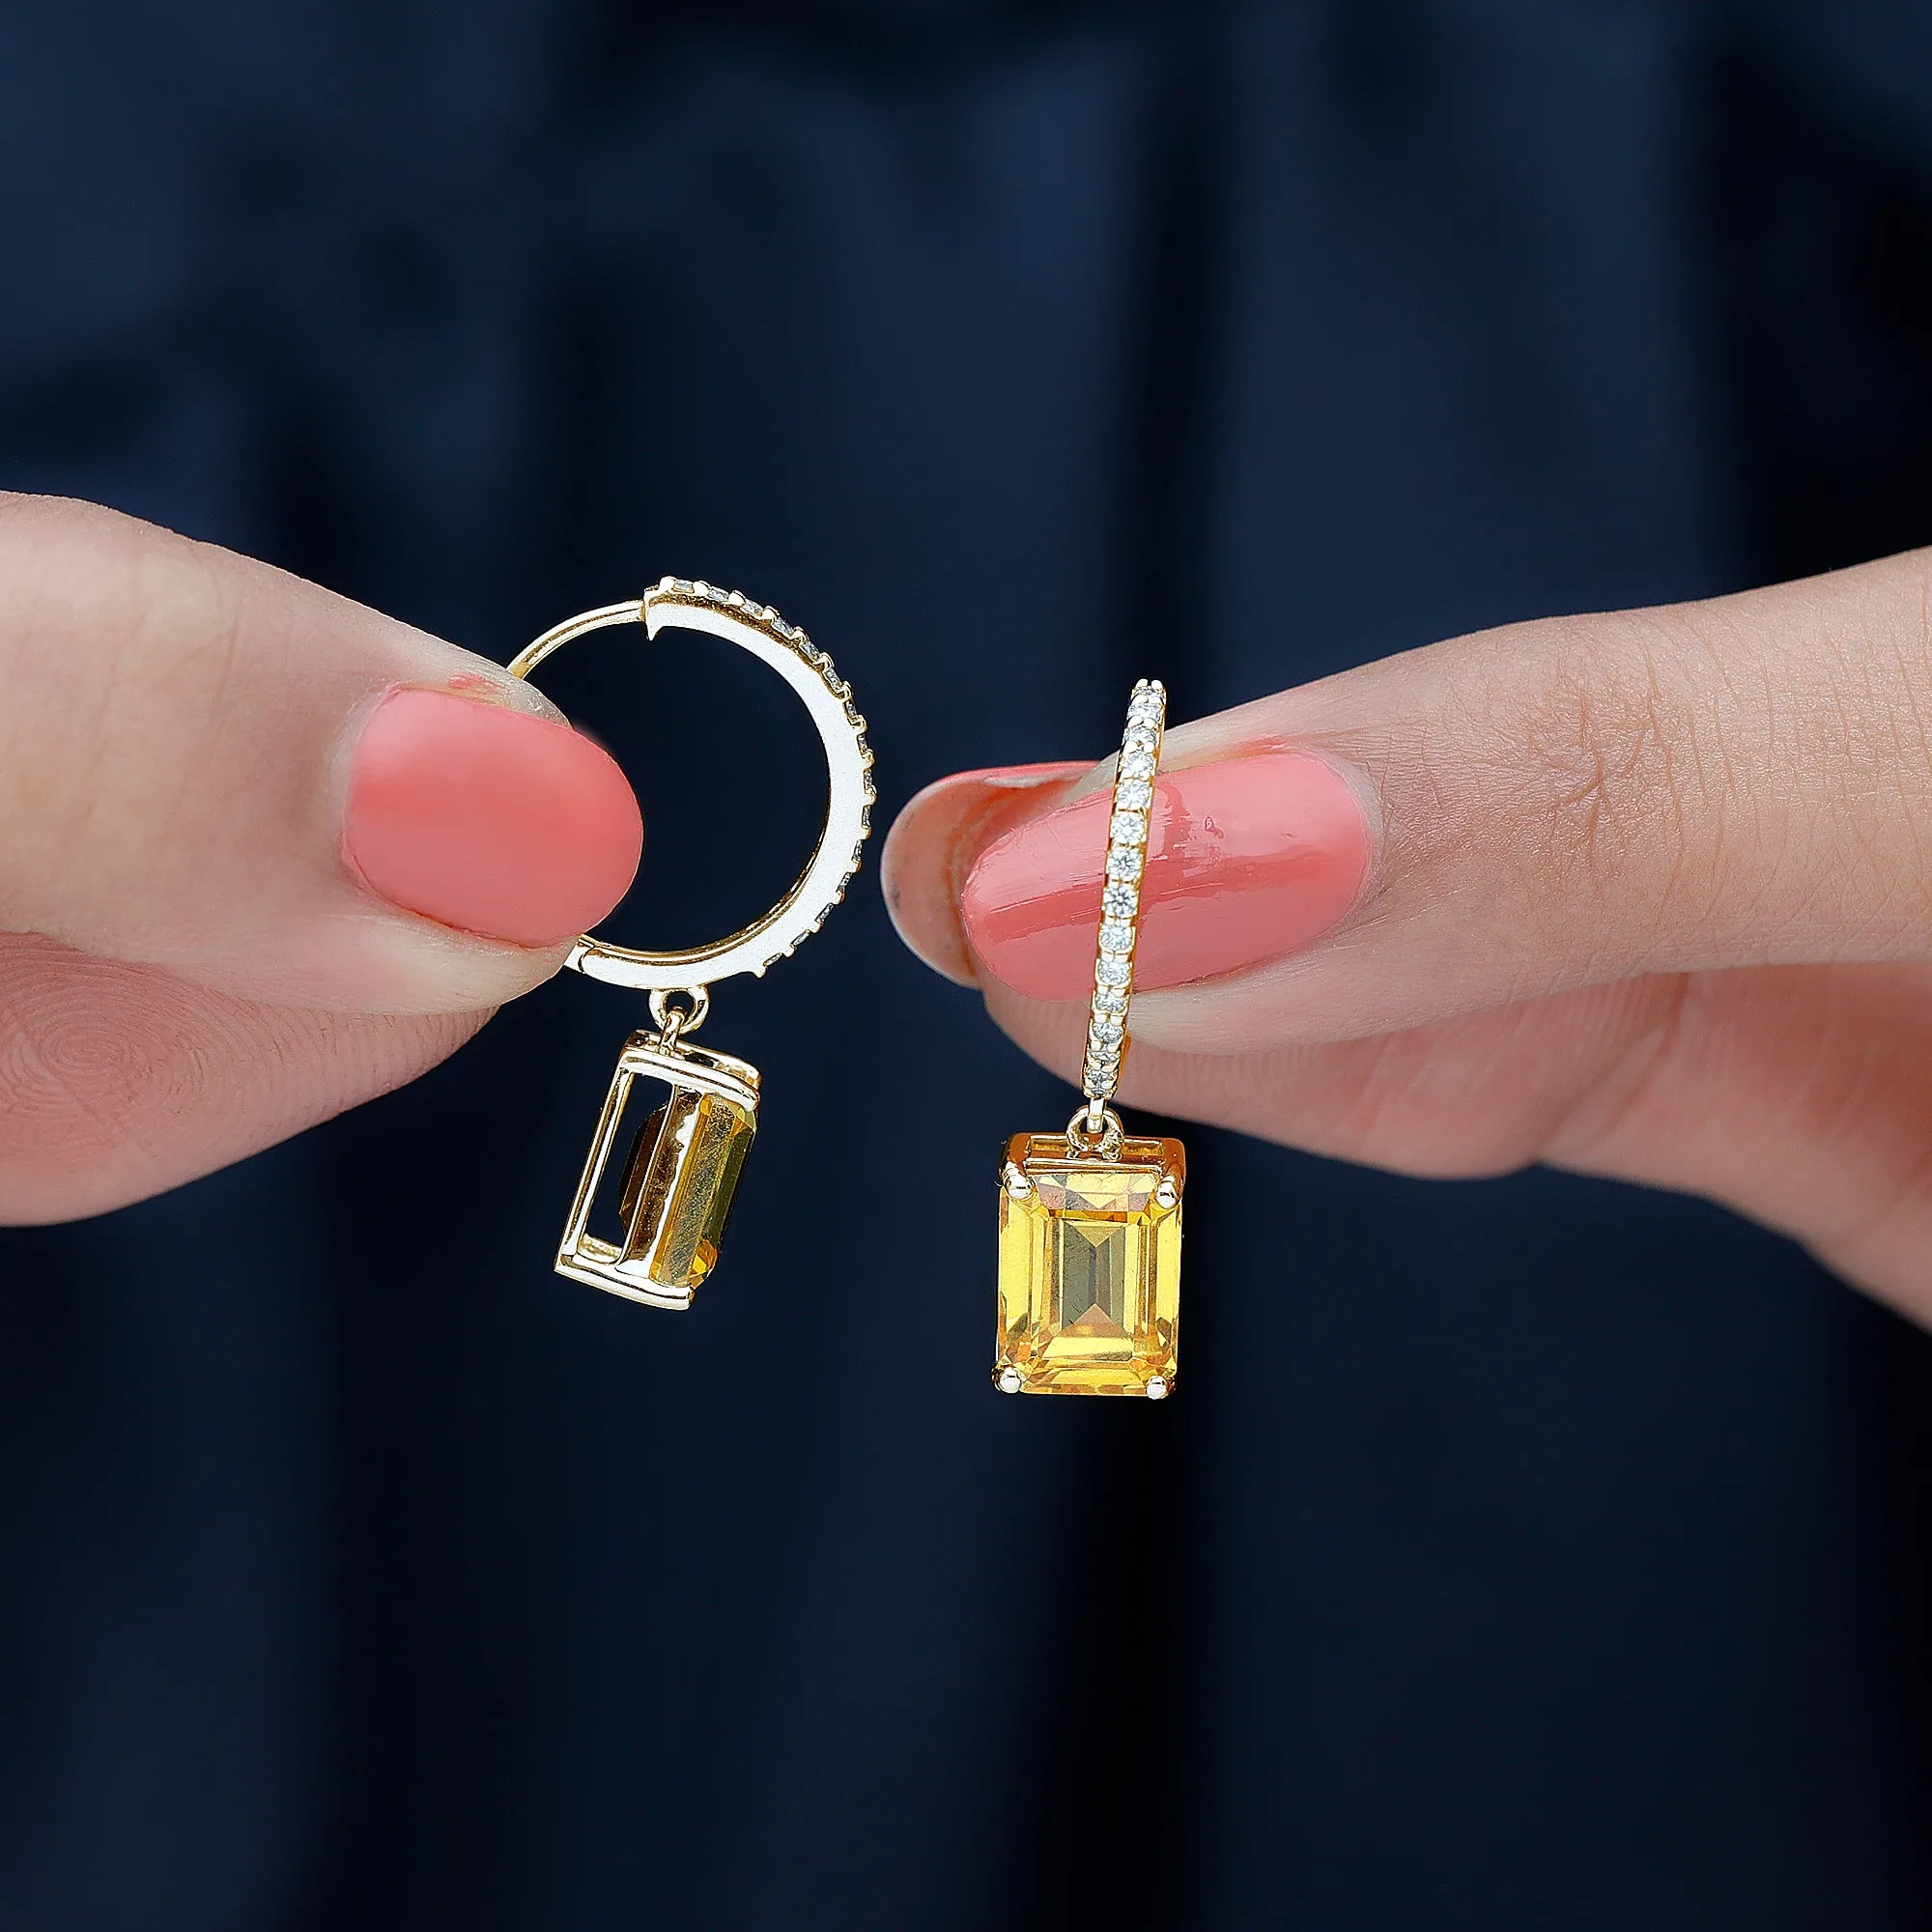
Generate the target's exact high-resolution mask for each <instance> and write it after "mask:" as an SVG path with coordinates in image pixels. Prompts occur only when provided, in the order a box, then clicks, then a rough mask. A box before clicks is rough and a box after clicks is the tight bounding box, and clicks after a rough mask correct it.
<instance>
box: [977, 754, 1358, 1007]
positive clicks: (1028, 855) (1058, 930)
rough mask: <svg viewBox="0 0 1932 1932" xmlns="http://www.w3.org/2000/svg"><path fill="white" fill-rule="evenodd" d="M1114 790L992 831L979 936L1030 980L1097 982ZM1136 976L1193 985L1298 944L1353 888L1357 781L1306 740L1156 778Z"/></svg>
mask: <svg viewBox="0 0 1932 1932" xmlns="http://www.w3.org/2000/svg"><path fill="white" fill-rule="evenodd" d="M1111 810H1112V800H1111V797H1110V796H1109V794H1107V793H1105V792H1102V793H1099V794H1097V795H1096V796H1094V797H1092V798H1087V799H1082V800H1081V801H1080V802H1079V803H1078V804H1076V805H1069V806H1063V807H1062V808H1061V809H1060V810H1057V811H1049V812H1046V813H1044V814H1043V815H1041V816H1040V817H1038V818H1034V819H1029V820H1028V821H1027V822H1026V823H1025V824H1023V825H1020V826H1017V827H1015V828H1014V829H1013V830H1012V831H1011V832H1009V833H1008V834H1007V835H1006V836H1005V837H1004V838H999V839H996V840H995V841H994V842H993V843H992V844H991V845H989V846H987V848H986V849H985V851H983V852H982V853H981V854H980V858H979V861H978V863H977V864H976V865H975V866H974V867H973V871H972V874H971V876H970V877H969V878H968V879H967V881H966V888H965V891H964V893H963V894H962V895H961V897H960V911H961V916H962V918H963V920H964V922H965V926H966V933H967V936H968V938H969V939H970V940H971V941H972V944H973V950H974V951H975V952H977V953H978V954H979V956H980V959H981V960H982V961H983V962H984V963H985V964H986V966H987V967H989V968H990V969H991V970H992V971H993V972H994V973H996V974H997V975H998V976H999V977H1000V978H1001V979H1002V980H1005V981H1006V982H1007V984H1008V985H1009V986H1011V987H1012V988H1013V989H1014V990H1015V991H1017V992H1021V993H1027V994H1030V995H1031V996H1032V997H1033V998H1035V999H1039V1000H1077V999H1083V998H1085V997H1086V994H1087V992H1088V990H1089V988H1090V987H1091V986H1092V984H1093V976H1094V944H1095V939H1096V935H1097V932H1098V928H1099V923H1100V869H1101V863H1102V858H1103V855H1104V854H1105V851H1106V846H1107V819H1108V815H1109V813H1110V811H1111ZM1152 820H1153V823H1152V831H1151V838H1150V840H1149V844H1148V866H1147V872H1146V875H1145V877H1144V878H1143V879H1142V881H1141V933H1140V944H1139V947H1138V948H1137V950H1136V952H1135V959H1134V983H1135V985H1136V986H1137V987H1138V988H1140V989H1141V990H1142V991H1144V992H1151V991H1152V990H1154V989H1155V988H1157V987H1161V986H1179V985H1184V984H1186V983H1187V982H1188V981H1190V980H1208V979H1212V978H1214V977H1216V976H1217V975H1219V974H1223V973H1235V972H1239V971H1240V970H1241V969H1242V968H1243V967H1248V966H1256V965H1259V964H1261V963H1262V962H1263V961H1264V960H1267V959H1278V958H1280V957H1281V956H1283V955H1284V954H1285V953H1290V952H1296V951H1298V950H1299V949H1300V948H1301V947H1304V946H1307V945H1309V944H1311V943H1312V942H1313V941H1315V940H1317V939H1319V938H1320V937H1321V935H1322V934H1323V933H1324V932H1326V931H1328V930H1329V929H1330V927H1332V926H1333V925H1334V924H1335V923H1337V922H1338V921H1339V920H1340V919H1341V918H1342V917H1343V915H1344V914H1345V913H1347V912H1348V910H1349V908H1350V906H1351V905H1352V904H1353V903H1354V901H1355V896H1356V895H1357V894H1358V893H1359V892H1360V891H1361V887H1362V880H1363V878H1364V876H1365V875H1366V874H1367V871H1368V867H1369V850H1370V838H1369V827H1368V821H1367V819H1366V818H1365V817H1364V816H1363V812H1362V808H1361V806H1360V804H1359V803H1357V801H1356V798H1355V794H1354V792H1353V791H1352V790H1351V789H1350V785H1349V782H1348V781H1347V780H1346V779H1344V778H1343V777H1342V775H1341V774H1340V773H1339V772H1337V771H1336V770H1335V769H1334V767H1333V766H1331V765H1328V764H1324V763H1323V762H1322V760H1321V759H1320V758H1317V757H1313V756H1311V755H1310V754H1309V753H1305V752H1264V753H1255V754H1254V755H1252V756H1249V757H1244V758H1229V759H1226V760H1224V761H1223V762H1221V763H1220V764H1214V765H1195V766H1191V767H1189V768H1187V769H1186V770H1183V771H1179V772H1175V773H1172V774H1170V775H1167V776H1164V777H1163V778H1161V779H1160V780H1159V781H1158V782H1157V783H1156V785H1155V787H1154V804H1153V812H1152Z"/></svg>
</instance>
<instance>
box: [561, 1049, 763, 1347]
mask: <svg viewBox="0 0 1932 1932" xmlns="http://www.w3.org/2000/svg"><path fill="white" fill-rule="evenodd" d="M639 1076H643V1077H647V1078H650V1079H655V1080H662V1081H663V1082H664V1083H665V1085H666V1086H667V1087H668V1088H669V1089H670V1094H669V1097H668V1099H667V1100H666V1101H665V1103H664V1105H663V1106H661V1107H660V1108H659V1109H658V1110H657V1112H656V1113H655V1114H653V1115H652V1116H651V1117H650V1119H649V1120H648V1121H646V1122H644V1124H643V1126H642V1127H641V1128H639V1131H638V1135H637V1140H636V1143H635V1145H634V1146H633V1148H632V1150H631V1153H630V1156H629V1158H628V1160H627V1161H626V1163H625V1174H624V1180H623V1192H622V1195H621V1198H620V1201H619V1206H618V1213H619V1215H620V1216H621V1218H622V1222H623V1236H622V1238H621V1239H620V1240H615V1241H612V1240H609V1239H605V1238H603V1237H601V1236H596V1235H593V1234H591V1233H590V1215H591V1210H592V1208H594V1207H595V1205H596V1201H597V1196H598V1193H599V1191H600V1189H601V1188H602V1186H603V1184H604V1179H605V1177H606V1175H607V1174H608V1173H609V1171H610V1167H611V1155H612V1154H613V1153H614V1152H615V1151H616V1146H617V1140H618V1136H619V1133H620V1131H621V1130H622V1127H623V1122H624V1116H625V1112H626V1104H627V1102H628V1101H629V1099H630V1095H631V1086H632V1083H633V1082H634V1081H635V1080H637V1079H638V1078H639ZM757 1130H758V1069H757V1068H756V1067H755V1066H753V1065H750V1064H749V1063H748V1062H746V1061H743V1060H734V1059H732V1058H731V1057H730V1056H729V1055H728V1054H723V1053H710V1052H707V1051H706V1050H705V1049H704V1048H703V1047H701V1046H684V1045H681V1044H679V1043H677V1042H676V1041H675V1040H674V1039H673V1040H672V1041H670V1042H668V1043H667V1041H666V1039H665V1037H664V1036H663V1035H662V1034H657V1035H653V1034H648V1033H635V1034H633V1035H632V1036H631V1037H630V1039H629V1040H628V1041H626V1043H625V1046H624V1051H623V1052H622V1053H621V1054H620V1055H619V1056H618V1058H617V1070H616V1072H615V1073H614V1074H613V1075H612V1076H611V1091H610V1093H609V1094H606V1096H605V1100H604V1111H603V1112H602V1114H600V1115H599V1116H598V1120H597V1132H596V1135H595V1137H594V1138H593V1139H592V1141H591V1143H590V1157H589V1159H588V1160H587V1161H586V1162H585V1163H584V1167H583V1178H582V1180H580V1181H579V1182H578V1187H577V1198H576V1200H575V1201H573V1202H572V1203H571V1207H570V1219H569V1221H568V1222H567V1223H566V1225H565V1227H564V1231H563V1240H562V1242H561V1243H560V1244H559V1245H558V1248H557V1251H556V1271H557V1272H558V1273H559V1274H564V1275H568V1276H570V1278H571V1279H572V1280H573V1281H581V1282H586V1283H588V1284H589V1286H590V1287H592V1288H604V1289H609V1290H610V1291H611V1293H612V1294H622V1295H626V1296H628V1297H629V1298H630V1299H631V1300H633V1301H641V1302H645V1303H648V1304H649V1305H650V1306H651V1307H653V1308H689V1307H690V1306H691V1300H692V1296H693V1295H694V1294H695V1293H696V1291H697V1289H698V1287H699V1286H700V1285H701V1284H702V1282H703V1281H704V1279H705V1277H706V1276H708V1275H709V1274H710V1272H711V1270H712V1268H713V1267H715V1266H716V1265H717V1262H718V1247H719V1243H720V1242H721V1241H722V1240H723V1238H724V1235H725V1221H726V1219H727V1218H728V1217H729V1214H730V1211H731V1201H732V1197H733V1195H734V1194H735V1193H736V1192H737V1187H738V1176H739V1174H740V1173H741V1171H742V1170H743V1168H744V1165H745V1156H746V1155H747V1154H748V1153H749V1152H750V1151H751V1149H752V1141H753V1137H754V1136H755V1134H756V1133H757Z"/></svg>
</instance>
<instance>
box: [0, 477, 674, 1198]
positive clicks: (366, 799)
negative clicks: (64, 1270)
mask: <svg viewBox="0 0 1932 1932" xmlns="http://www.w3.org/2000/svg"><path fill="white" fill-rule="evenodd" d="M641 837H642V828H641V825H640V822H639V816H638V808H637V803H636V800H635V799H634V798H633V797H632V795H631V790H630V787H629V786H628V785H627V784H626V783H625V781H624V779H623V775H622V774H621V773H620V772H619V771H618V770H617V768H616V766H615V765H613V764H612V763H611V760H610V759H609V758H608V757H607V756H606V755H605V754H604V753H602V752H601V751H599V750H598V749H597V748H596V747H595V746H593V745H591V744H590V743H589V742H588V741H587V740H586V739H583V738H580V737H577V736H576V735H575V734H574V733H572V732H571V731H570V730H569V728H568V727H567V726H566V725H564V724H563V723H562V721H561V719H560V718H559V717H558V716H557V714H556V713H555V711H554V710H553V709H552V708H551V707H550V706H549V705H548V704H546V703H545V701H544V700H543V699H542V698H541V697H540V696H538V695H537V694H536V693H535V692H533V691H532V690H530V689H529V687H528V686H526V685H524V684H520V683H518V682H517V681H516V680H514V679H512V678H510V677H508V676H507V675H506V674H505V672H504V671H503V669H502V668H501V667H500V666H497V665H494V664H491V663H489V662H488V661H487V660H485V659H482V658H477V657H472V656H471V655H470V654H469V652H467V651H461V650H458V649H456V648H455V647H454V646H453V645H450V644H445V643H441V642H439V641H438V640H437V639H434V638H430V637H426V636H424V635H423V634H422V633H421V632H418V631H412V630H410V629H409V628H408V627H406V626H405V625H402V624H396V623H392V622H390V621H389V620H388V619H387V618H384V617H381V616H378V615H377V614H376V613H375V612H374V611H365V610H363V609H362V608H360V607H359V606H358V605H355V604H351V603H348V602H347V601H345V600H344V599H342V598H340V597H334V596H331V595H329V594H328V593H327V591H324V590H319V589H317V588H315V587H314V586H313V585H312V584H307V583H303V582H299V581H298V580H297V579H295V578H292V577H287V576H284V575H283V574H282V573H281V572H280V571H276V570H270V569H269V568H268V567H267V566H266V565H263V564H259V563H252V562H250V561H248V560H247V559H246V558H243V557H238V556H234V555H231V554H228V553H227V552H225V551H218V550H214V549H212V548H210V547H208V546H206V545H202V544H195V543H189V542H187V541H185V539H183V538H181V537H175V536H170V535H168V534H166V533H165V532H163V531H160V530H156V529H152V528H150V527H149V526H146V525H142V524H137V523H134V522H131V521H130V520H128V518H125V517H118V516H115V515H113V514H111V513H110V512H107V511H104V510H98V509H94V508H92V507H90V506H88V505H86V504H80V503H65V502H56V501H51V500H46V499H39V498H31V497H5V496H0V1220H7V1221H42V1220H57V1219H63V1218H66V1217H69V1216H71V1215H76V1214H88V1213H94V1212H97V1211H99V1209H102V1208H113V1207H117V1206H119V1205H120V1204H122V1203H124V1202H128V1201H133V1200H137V1199H139V1198H141V1197H142V1196H144V1195H147V1194H152V1193H155V1192H156V1191H158V1190H159V1189H161V1188H164V1187H170V1186H173V1185H175V1184H176V1183H177V1182H180V1181H184V1180H187V1179H191V1178H193V1177H194V1176H196V1175H199V1174H204V1173H207V1172H208V1171H209V1170H210V1169H211V1168H214V1167H218V1166H220V1165H221V1164H223V1163H224V1162H226V1161H231V1160H235V1159H238V1158H240V1157H241V1155H242V1154H245V1153H250V1152H252V1151H255V1150H256V1149H257V1148H262V1147H266V1146H268V1145H269V1144H270V1142H273V1141H276V1140H280V1139H282V1138H283V1137H284V1136H285V1135H288V1134H291V1133H294V1132H296V1131H297V1130H298V1128H301V1127H304V1126H307V1125H309V1124H310V1123H311V1122H316V1121H320V1120H323V1119H326V1118H327V1116H329V1115H331V1114H334V1113H338V1112H340V1111H341V1110H342V1109H343V1108H345V1107H350V1106H354V1105H355V1103H356V1102H357V1101H360V1100H366V1099H370V1098H372V1097H373V1096H374V1095H376V1094H382V1093H386V1092H387V1091H388V1090H389V1089H390V1088H392V1087H396V1086H400V1085H401V1084H402V1083H403V1082H404V1081H407V1080H410V1079H412V1078H414V1077H415V1075H417V1074H419V1073H421V1072H424V1071H425V1070H427V1069H428V1068H429V1067H431V1066H433V1065H436V1063H437V1062H438V1061H440V1060H441V1059H442V1058H443V1057H444V1056H445V1055H447V1054H449V1053H451V1052H453V1051H454V1050H455V1049H456V1048H457V1047H458V1046H460V1045H461V1044H462V1043H463V1042H464V1041H465V1040H466V1039H468V1038H469V1037H470V1035H471V1034H473V1033H474V1032H475V1031H476V1029H477V1028H478V1027H479V1026H481V1025H482V1023H483V1021H484V1020H485V1019H487V1018H488V1017H489V1013H490V1011H491V1009H494V1008H495V1007H497V1005H498V1004H500V1003H501V1002H502V1001H504V1000H507V999H512V998H514V997H515V996H516V995H517V994H519V993H522V992H526V991H527V990H528V989H529V988H530V987H532V986H534V985H536V984H537V983H538V982H539V981H540V980H544V979H547V978H548V977H549V976H550V975H551V974H552V973H554V972H555V971H556V969H557V967H558V966H559V965H560V964H561V963H562V960H563V955H564V952H565V950H566V949H565V948H564V947H563V946H562V945H561V944H559V942H560V941H563V940H565V939H567V938H568V937H569V935H571V934H573V933H575V932H578V931H580V930H582V928H583V927H584V926H586V925H588V924H591V923H594V922H595V921H596V920H598V919H600V918H601V917H602V916H603V915H604V914H605V913H606V912H608V911H609V910H610V909H611V906H612V905H613V904H614V903H615V902H616V901H617V899H618V898H620V897H621V896H622V895H623V893H624V890H625V888H626V887H627V886H628V885H629V883H630V880H631V876H632V873H633V872H634V871H635V869H636V867H637V862H638V853H639V841H640V839H641Z"/></svg>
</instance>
